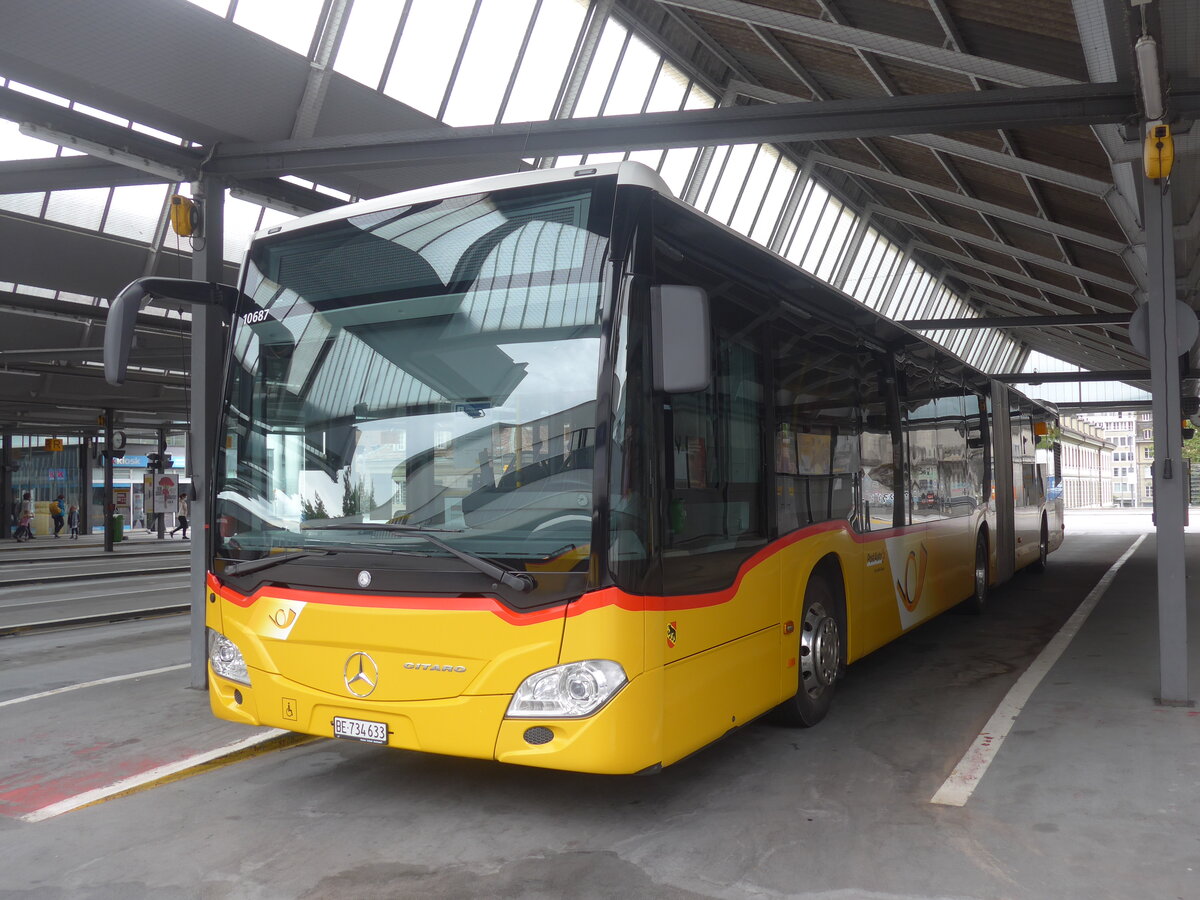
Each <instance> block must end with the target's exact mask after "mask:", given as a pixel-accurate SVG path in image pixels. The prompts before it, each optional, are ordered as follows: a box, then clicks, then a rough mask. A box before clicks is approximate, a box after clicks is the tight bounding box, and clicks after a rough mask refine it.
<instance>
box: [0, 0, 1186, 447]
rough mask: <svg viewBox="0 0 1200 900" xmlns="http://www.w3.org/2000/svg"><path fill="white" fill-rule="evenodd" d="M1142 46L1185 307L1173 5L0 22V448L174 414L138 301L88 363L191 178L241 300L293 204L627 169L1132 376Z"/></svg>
mask: <svg viewBox="0 0 1200 900" xmlns="http://www.w3.org/2000/svg"><path fill="white" fill-rule="evenodd" d="M1144 36H1148V37H1149V38H1151V39H1153V40H1154V41H1155V47H1154V48H1153V56H1151V57H1150V59H1151V60H1152V68H1155V69H1156V70H1157V74H1158V77H1159V82H1160V84H1161V86H1162V95H1163V96H1164V97H1165V110H1164V112H1163V113H1162V115H1163V119H1164V121H1166V122H1168V123H1169V124H1170V125H1171V128H1172V131H1173V134H1174V146H1175V155H1176V161H1175V166H1174V170H1173V173H1172V176H1171V179H1170V199H1171V204H1172V212H1173V222H1174V230H1173V235H1172V239H1173V241H1172V242H1173V247H1174V253H1175V273H1176V276H1177V281H1176V284H1177V288H1178V296H1179V297H1180V299H1182V300H1184V301H1185V302H1186V303H1187V304H1188V305H1190V306H1192V307H1197V306H1198V305H1200V202H1198V201H1200V164H1198V162H1197V160H1198V159H1200V156H1198V155H1197V148H1198V147H1200V141H1198V139H1197V133H1196V130H1195V129H1194V128H1193V127H1192V126H1193V121H1194V118H1195V116H1196V113H1197V110H1198V109H1200V81H1197V79H1198V78H1200V51H1198V50H1197V48H1198V47H1200V5H1197V4H1195V3H1192V2H1189V0H1150V2H1148V3H1145V4H1141V5H1137V6H1132V5H1130V4H1128V3H1126V2H1120V0H1004V2H997V0H759V2H735V0H396V2H389V3H380V2H369V0H355V2H350V0H289V2H288V3H286V4H285V3H278V2H274V0H204V2H189V0H122V2H121V3H78V2H75V0H7V2H6V3H5V7H4V28H3V29H2V30H0V248H2V250H0V311H2V314H3V321H4V327H3V328H2V329H0V430H7V431H23V432H29V433H34V432H48V431H54V430H55V429H56V428H57V429H58V430H60V431H61V430H63V429H67V430H69V429H71V428H75V429H84V428H87V427H90V426H94V424H95V421H96V413H97V411H98V410H99V409H103V408H105V407H113V408H116V409H118V410H120V411H121V415H122V417H123V419H124V420H125V421H126V422H127V423H128V424H132V425H139V424H141V425H147V426H150V425H160V424H168V425H169V424H177V423H182V422H184V421H186V418H187V414H186V394H187V392H186V388H187V382H188V374H187V358H188V350H187V347H188V337H187V334H188V323H187V322H186V320H185V319H182V318H181V317H180V315H179V314H177V313H176V314H172V313H168V312H164V311H156V310H153V309H147V310H145V311H144V312H143V313H142V316H141V326H140V332H139V339H138V343H137V347H136V349H135V350H134V354H133V358H132V362H133V363H134V365H135V366H136V369H135V370H134V371H133V372H132V373H131V376H130V379H129V381H128V382H127V384H126V385H125V386H124V387H122V388H120V389H115V388H111V387H109V386H108V385H107V384H106V383H105V382H104V380H103V378H102V375H101V370H100V367H99V362H98V360H99V356H98V352H97V349H96V348H97V347H98V346H99V345H100V343H101V340H102V334H103V318H104V312H105V307H106V304H107V300H108V298H111V297H112V296H114V295H115V293H116V292H117V291H119V290H120V288H121V287H122V286H124V285H125V284H127V283H128V282H129V281H131V280H133V279H134V278H137V277H139V276H141V275H144V274H151V273H154V274H163V275H179V274H183V275H187V274H188V272H189V270H190V263H189V256H190V252H191V251H190V247H189V246H188V243H187V241H186V240H183V239H178V238H176V237H175V236H174V235H171V234H169V230H168V228H167V227H166V220H167V216H166V210H167V204H168V198H169V195H170V194H171V193H174V192H176V191H178V192H182V193H185V194H186V193H188V192H189V190H190V187H189V185H190V184H191V182H193V181H194V180H196V179H197V178H198V177H199V176H200V174H201V173H202V172H203V173H205V174H207V175H212V176H216V177H220V178H221V179H224V181H225V184H226V185H227V187H228V189H229V193H228V195H227V200H226V224H225V259H226V260H227V263H226V266H227V272H226V280H229V281H233V280H235V278H236V271H235V268H236V265H237V262H238V260H239V259H240V256H241V254H242V252H243V250H244V248H245V242H246V238H247V236H248V235H249V233H250V232H252V231H253V230H255V229H256V228H259V227H263V226H264V225H269V224H272V223H274V222H277V221H281V220H283V219H285V218H287V217H288V216H291V215H295V214H299V213H302V212H304V211H308V210H316V209H324V208H329V207H331V206H334V205H338V204H341V203H345V202H348V201H352V200H354V199H358V198H370V197H376V196H381V195H384V194H388V193H393V192H396V191H400V190H405V189H408V188H412V187H418V186H423V185H429V184H435V183H439V182H447V181H455V180H459V179H463V178H472V177H478V176H480V175H487V174H497V173H502V172H511V171H516V170H519V169H522V168H527V167H530V166H538V165H554V164H558V165H574V164H578V163H586V162H598V161H611V160H613V159H622V158H632V159H636V160H640V161H642V162H645V163H647V164H649V165H651V166H653V167H655V168H656V169H658V170H659V171H660V172H661V173H662V175H663V177H664V178H665V179H666V180H667V182H668V183H669V184H670V185H671V187H672V189H673V190H675V191H676V192H677V193H678V194H679V195H680V196H681V197H683V198H684V199H686V200H688V201H689V202H691V203H694V204H695V205H696V206H698V207H699V208H700V209H702V210H704V211H706V212H707V213H708V214H709V215H712V216H714V217H715V218H718V219H720V220H721V221H724V222H726V223H728V224H730V225H731V226H732V227H734V228H736V229H738V230H740V231H743V232H744V233H746V234H748V235H750V236H751V237H752V238H754V239H755V240H758V241H759V242H761V243H763V244H765V245H767V246H770V247H771V248H772V249H774V250H776V251H777V252H779V253H781V254H783V255H785V256H787V257H788V258H789V259H791V260H793V261H794V262H796V263H798V264H800V265H802V266H803V267H804V268H806V269H808V270H809V271H811V272H813V273H814V274H816V275H817V276H818V277H821V278H823V279H825V280H826V281H829V282H831V283H833V284H834V285H836V286H837V287H839V288H841V289H843V290H845V291H846V292H847V293H849V294H851V295H853V296H855V297H857V298H858V299H860V300H861V301H863V302H864V303H867V304H868V305H870V306H873V307H874V308H876V309H879V310H881V311H882V312H884V313H885V314H887V315H889V316H891V317H893V318H897V319H900V320H904V321H912V322H920V323H922V324H921V325H920V327H921V328H922V329H923V331H924V332H925V333H926V334H929V335H930V336H931V337H933V338H934V339H935V340H938V341H939V342H941V343H943V344H945V345H946V346H947V347H949V348H950V349H951V350H952V351H954V352H955V353H957V354H959V355H960V356H962V357H963V358H964V359H966V360H967V361H968V362H971V363H972V364H974V365H976V366H978V367H979V368H982V369H984V370H985V371H988V372H990V373H993V374H1008V373H1014V372H1020V371H1022V370H1023V369H1024V367H1025V366H1026V365H1027V364H1028V361H1029V359H1030V356H1031V354H1044V355H1045V356H1047V357H1051V358H1053V359H1055V360H1061V361H1063V362H1065V363H1067V364H1070V365H1075V366H1079V367H1081V368H1084V369H1087V370H1092V371H1100V372H1117V373H1120V374H1118V376H1117V377H1116V380H1121V381H1126V382H1130V383H1133V384H1139V385H1144V384H1145V383H1146V376H1145V371H1146V369H1147V360H1146V359H1145V357H1143V356H1141V355H1140V354H1139V353H1137V352H1136V351H1135V350H1134V349H1133V347H1132V346H1131V345H1130V342H1129V337H1128V328H1127V320H1128V316H1129V315H1130V314H1131V313H1132V312H1133V311H1134V310H1135V309H1136V308H1137V307H1138V305H1139V304H1141V303H1143V302H1144V301H1145V296H1146V290H1147V284H1148V276H1147V264H1146V249H1145V242H1146V235H1145V228H1144V222H1143V214H1142V209H1143V196H1142V192H1143V191H1145V190H1161V189H1162V188H1163V183H1162V182H1159V183H1153V182H1149V181H1147V180H1146V179H1145V178H1144V176H1143V174H1142V166H1143V163H1142V157H1143V145H1144V125H1143V123H1144V119H1145V110H1143V108H1142V107H1143V104H1144V101H1143V99H1142V97H1143V94H1144V93H1149V94H1150V95H1152V96H1153V95H1154V91H1153V89H1152V88H1153V85H1151V84H1147V85H1145V87H1146V88H1147V90H1146V91H1143V85H1142V80H1143V77H1142V75H1143V73H1144V72H1145V71H1146V68H1145V62H1144V61H1143V66H1142V68H1141V69H1139V67H1138V65H1137V60H1136V58H1135V51H1134V47H1135V43H1136V42H1137V41H1138V40H1139V38H1143V37H1144ZM1145 52H1146V44H1145V43H1143V53H1145ZM1048 316H1053V317H1056V319H1057V321H1056V323H1055V324H1053V325H1046V324H1040V325H1039V324H1036V322H1037V319H1036V318H1032V317H1048ZM1009 317H1017V318H1018V319H1019V320H1020V321H1013V322H1010V323H1000V324H999V325H997V323H994V322H993V321H992V320H994V319H999V318H1009ZM967 319H983V320H985V322H986V323H987V325H988V326H989V327H980V328H969V329H968V328H960V327H951V326H952V325H954V326H957V325H959V324H961V322H962V321H963V320H967ZM951 320H953V321H952V322H951ZM1191 393H1192V394H1193V395H1194V391H1192V392H1191Z"/></svg>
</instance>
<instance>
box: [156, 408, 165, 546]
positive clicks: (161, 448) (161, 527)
mask: <svg viewBox="0 0 1200 900" xmlns="http://www.w3.org/2000/svg"><path fill="white" fill-rule="evenodd" d="M166 453H167V433H166V431H164V430H163V429H161V428H160V429H158V459H159V463H158V469H157V470H156V471H155V472H154V474H156V475H158V474H161V473H163V472H165V471H167V467H166V466H164V465H163V464H162V459H163V457H164V456H165V455H166ZM153 487H154V489H155V491H157V489H158V481H157V479H155V483H154V486H153ZM157 506H158V504H155V511H154V521H155V522H156V523H157V525H158V539H159V540H160V541H161V540H165V539H166V537H167V515H166V510H161V509H158V508H157Z"/></svg>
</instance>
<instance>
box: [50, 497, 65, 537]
mask: <svg viewBox="0 0 1200 900" xmlns="http://www.w3.org/2000/svg"><path fill="white" fill-rule="evenodd" d="M66 505H67V501H66V498H65V497H63V495H62V494H59V495H58V496H57V497H55V498H54V500H53V501H52V502H51V503H50V521H52V522H53V523H54V537H55V539H57V538H58V537H59V532H60V531H62V530H63V526H64V525H66V524H67V511H66V510H65V509H64V508H63V507H64V506H66Z"/></svg>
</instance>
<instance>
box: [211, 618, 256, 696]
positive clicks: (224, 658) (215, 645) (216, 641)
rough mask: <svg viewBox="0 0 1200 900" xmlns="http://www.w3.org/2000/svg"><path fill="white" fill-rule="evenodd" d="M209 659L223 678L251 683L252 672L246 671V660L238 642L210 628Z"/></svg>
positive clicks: (241, 682)
mask: <svg viewBox="0 0 1200 900" xmlns="http://www.w3.org/2000/svg"><path fill="white" fill-rule="evenodd" d="M208 661H209V662H210V663H211V664H212V669H213V671H214V672H216V673H217V674H218V675H220V676H221V677H222V678H228V679H229V680H230V681H236V682H239V683H240V684H245V685H248V684H250V673H249V672H247V671H246V660H245V659H244V658H243V657H242V651H241V650H239V649H238V647H237V644H235V643H234V642H233V641H231V640H230V639H229V638H227V637H225V635H223V634H221V633H220V632H219V631H213V630H212V629H211V628H210V629H208Z"/></svg>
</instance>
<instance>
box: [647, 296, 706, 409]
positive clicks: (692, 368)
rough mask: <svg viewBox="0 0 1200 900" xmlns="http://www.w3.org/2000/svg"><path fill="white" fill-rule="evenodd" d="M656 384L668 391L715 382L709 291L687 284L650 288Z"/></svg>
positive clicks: (688, 389)
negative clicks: (710, 340) (711, 346)
mask: <svg viewBox="0 0 1200 900" xmlns="http://www.w3.org/2000/svg"><path fill="white" fill-rule="evenodd" d="M650 317H651V328H652V330H653V334H654V387H655V389H657V390H660V391H666V392H667V393H668V394H686V393H689V392H691V391H702V390H704V389H705V388H707V387H708V386H709V384H711V383H712V357H711V353H710V349H709V327H708V294H707V293H705V291H704V289H703V288H698V287H693V286H692V285H687V284H660V285H658V286H656V287H652V288H650Z"/></svg>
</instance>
